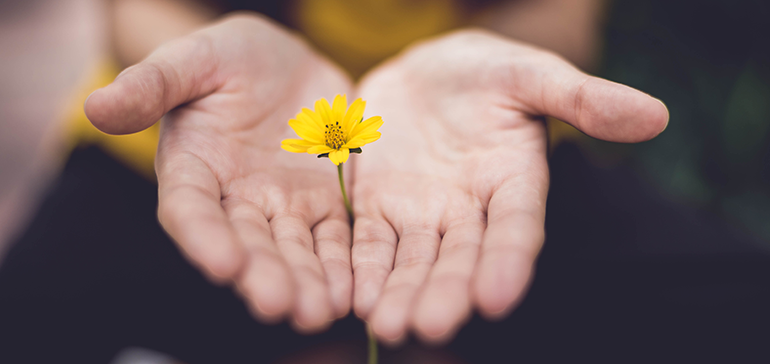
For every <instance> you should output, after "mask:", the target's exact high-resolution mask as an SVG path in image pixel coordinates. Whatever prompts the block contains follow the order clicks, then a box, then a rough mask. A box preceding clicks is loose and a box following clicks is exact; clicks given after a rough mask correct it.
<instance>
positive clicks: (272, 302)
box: [223, 200, 294, 322]
mask: <svg viewBox="0 0 770 364" xmlns="http://www.w3.org/2000/svg"><path fill="white" fill-rule="evenodd" d="M223 207H224V209H225V212H226V213H227V216H228V217H229V219H230V222H231V224H232V226H233V228H234V230H235V232H236V234H237V235H238V237H239V239H240V241H241V243H242V244H243V247H244V248H245V249H244V250H245V251H246V256H247V258H246V263H245V264H246V268H245V269H244V272H243V273H242V274H241V276H240V277H239V279H238V281H237V282H236V286H237V287H238V290H239V291H240V292H241V293H242V294H243V295H244V296H245V297H246V298H247V302H248V303H249V305H250V306H251V308H252V311H253V312H254V313H255V315H256V316H257V317H258V318H260V319H262V320H263V321H267V322H275V321H278V320H280V319H281V318H282V317H284V316H285V315H287V314H289V313H290V312H291V310H292V308H293V295H294V279H293V277H292V276H291V273H290V272H289V267H288V265H287V264H286V262H285V261H284V259H283V257H282V256H281V253H280V252H279V251H278V247H277V246H276V245H275V242H274V241H273V237H272V233H271V231H270V224H269V223H268V222H267V219H266V218H265V215H264V214H263V213H262V211H261V210H260V209H259V208H257V206H255V205H253V204H251V203H248V202H244V201H242V200H225V201H223Z"/></svg>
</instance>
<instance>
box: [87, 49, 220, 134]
mask: <svg viewBox="0 0 770 364" xmlns="http://www.w3.org/2000/svg"><path fill="white" fill-rule="evenodd" d="M215 54H216V52H214V50H213V44H212V43H211V41H209V40H207V38H205V37H203V36H198V35H191V36H188V37H185V38H181V39H179V40H176V41H173V42H171V43H168V44H166V45H163V46H161V47H159V48H158V49H157V50H156V51H155V52H153V53H152V54H151V55H150V56H148V57H147V58H146V59H145V60H144V61H142V62H140V63H138V64H136V65H134V66H131V67H129V68H127V69H125V70H124V71H123V72H122V73H121V74H120V75H118V77H117V78H116V79H115V81H113V82H112V83H111V84H109V85H107V86H106V87H104V88H101V89H98V90H96V91H94V92H93V93H91V95H89V96H88V98H87V99H86V102H85V105H84V108H85V113H86V116H87V117H88V120H90V121H91V123H93V124H94V126H95V127H96V128H98V129H99V130H101V131H103V132H105V133H108V134H129V133H135V132H138V131H141V130H144V129H146V128H148V127H150V126H152V125H153V124H154V123H155V122H156V121H158V120H159V119H160V118H161V117H163V115H164V114H166V113H167V112H169V111H170V110H171V109H173V108H175V107H177V106H179V105H181V104H184V103H187V102H190V101H192V100H195V99H198V98H200V97H203V96H205V95H207V94H209V93H211V92H213V91H214V90H215V89H216V88H217V86H218V83H217V80H216V77H215V75H216V64H217V62H216V59H215Z"/></svg>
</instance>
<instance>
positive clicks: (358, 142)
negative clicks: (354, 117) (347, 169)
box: [342, 131, 382, 149]
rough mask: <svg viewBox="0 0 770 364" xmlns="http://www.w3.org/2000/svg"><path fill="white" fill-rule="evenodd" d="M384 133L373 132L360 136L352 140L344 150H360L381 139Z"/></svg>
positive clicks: (344, 146)
mask: <svg viewBox="0 0 770 364" xmlns="http://www.w3.org/2000/svg"><path fill="white" fill-rule="evenodd" d="M381 135H382V133H380V132H379V131H372V132H368V133H363V134H358V135H356V137H355V138H353V139H350V141H348V142H347V143H345V145H343V146H342V147H343V148H350V149H353V148H359V147H361V146H363V145H366V144H369V143H371V142H374V141H376V140H377V139H380V136H381Z"/></svg>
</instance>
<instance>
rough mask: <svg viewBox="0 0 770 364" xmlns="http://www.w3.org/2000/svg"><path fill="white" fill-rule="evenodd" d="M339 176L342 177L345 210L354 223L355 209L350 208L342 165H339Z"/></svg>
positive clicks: (341, 186)
mask: <svg viewBox="0 0 770 364" xmlns="http://www.w3.org/2000/svg"><path fill="white" fill-rule="evenodd" d="M337 175H339V177H340V189H341V190H342V198H343V199H344V200H345V209H346V210H348V217H349V218H350V221H353V207H351V206H350V200H348V194H347V192H345V178H344V177H343V176H342V163H340V164H338V165H337Z"/></svg>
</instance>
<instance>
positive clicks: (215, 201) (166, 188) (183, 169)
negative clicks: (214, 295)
mask: <svg viewBox="0 0 770 364" xmlns="http://www.w3.org/2000/svg"><path fill="white" fill-rule="evenodd" d="M157 170H158V186H159V187H158V219H159V220H160V222H161V224H162V225H163V228H164V229H165V230H166V232H168V234H169V235H170V236H171V238H173V239H174V240H175V241H176V242H177V244H178V245H179V246H180V247H181V248H182V250H183V251H184V252H185V253H186V254H187V256H189V257H190V259H192V261H193V262H195V263H197V264H198V265H199V266H201V267H202V268H203V270H204V272H206V273H207V274H209V275H210V276H211V277H212V278H214V279H219V280H221V279H226V278H232V277H233V276H234V275H235V274H236V273H237V272H238V271H239V270H240V269H241V266H242V263H243V260H242V256H243V254H242V250H241V246H240V244H239V243H238V239H237V237H236V234H235V232H234V231H233V228H232V226H231V225H230V221H229V220H228V218H227V215H226V214H225V212H224V210H223V209H222V206H221V205H220V189H219V183H218V182H217V179H216V178H215V177H214V174H213V173H212V172H211V170H210V169H209V167H208V166H207V165H206V164H205V163H204V162H203V161H201V160H200V159H198V158H197V157H196V156H194V155H191V154H187V153H182V154H178V155H176V156H174V157H172V158H164V159H163V160H159V162H158V168H157Z"/></svg>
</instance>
